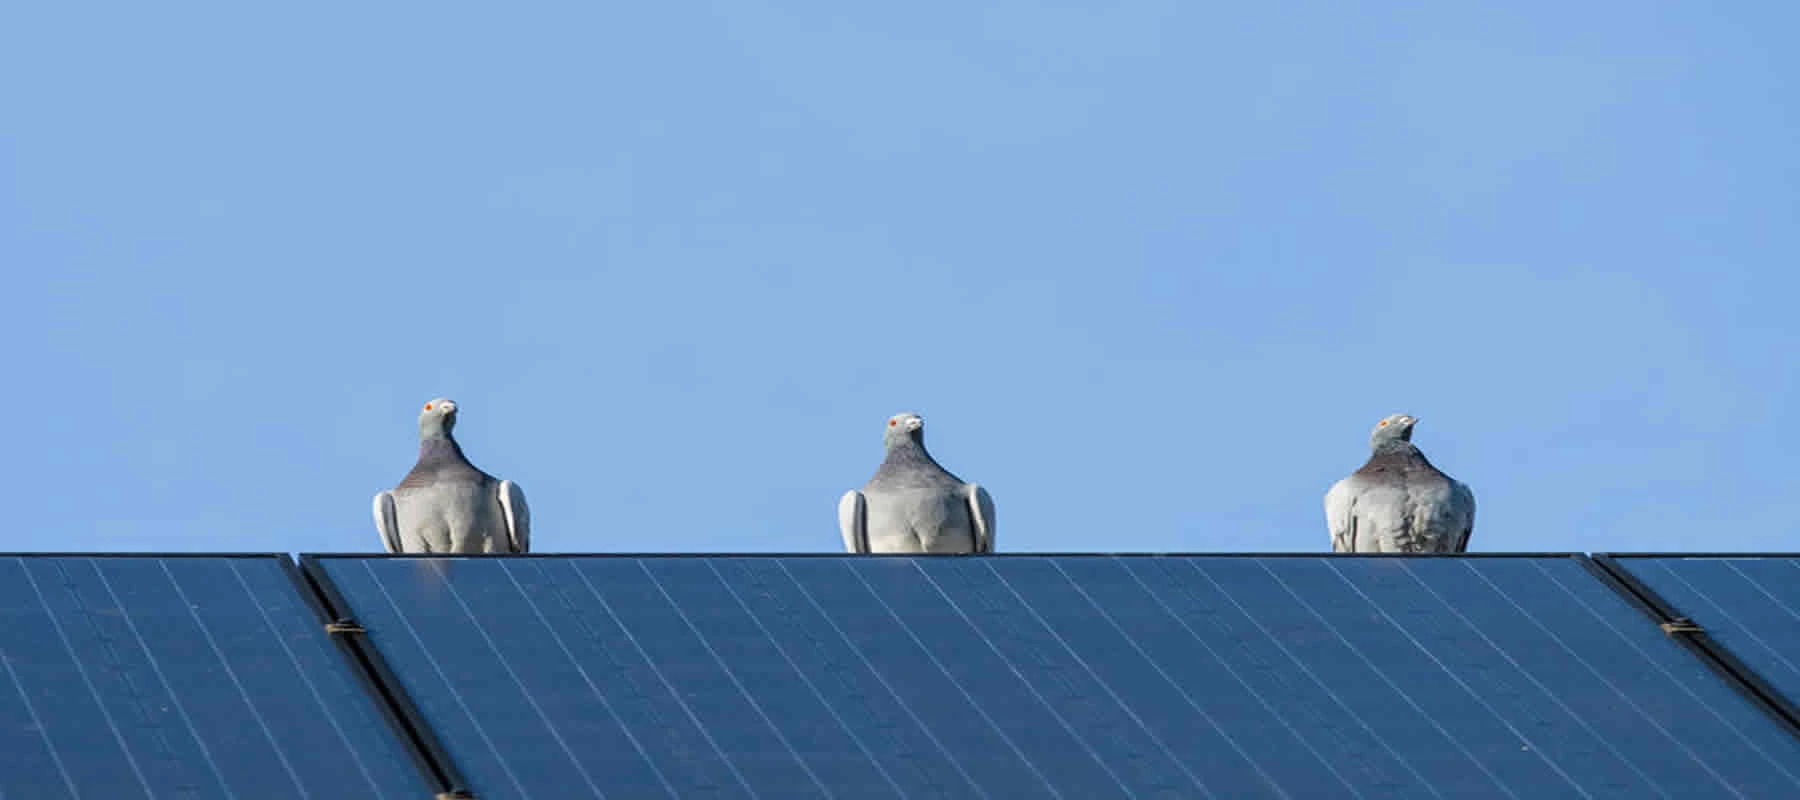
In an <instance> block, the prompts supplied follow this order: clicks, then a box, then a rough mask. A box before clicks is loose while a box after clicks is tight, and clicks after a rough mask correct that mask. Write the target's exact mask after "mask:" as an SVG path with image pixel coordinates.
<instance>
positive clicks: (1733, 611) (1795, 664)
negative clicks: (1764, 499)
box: [1610, 556, 1800, 704]
mask: <svg viewBox="0 0 1800 800" xmlns="http://www.w3.org/2000/svg"><path fill="white" fill-rule="evenodd" d="M1610 560H1611V562H1612V563H1613V564H1616V565H1618V566H1619V567H1622V568H1623V569H1624V570H1625V571H1626V572H1628V573H1629V574H1630V575H1631V577H1632V578H1634V579H1636V580H1637V581H1638V582H1639V583H1641V584H1643V585H1644V586H1646V587H1648V588H1649V589H1650V590H1651V591H1653V592H1655V593H1656V595H1657V596H1658V597H1660V598H1661V599H1662V600H1663V602H1665V603H1666V604H1668V605H1669V606H1670V607H1671V608H1672V610H1673V611H1674V612H1675V613H1676V614H1677V615H1680V616H1685V617H1687V618H1689V619H1691V620H1693V621H1694V622H1696V623H1699V624H1700V626H1701V628H1703V629H1704V630H1705V631H1706V635H1707V636H1708V637H1709V638H1710V639H1712V641H1713V642H1716V643H1717V644H1718V645H1720V646H1722V647H1724V648H1725V649H1726V650H1728V651H1730V653H1731V654H1732V655H1734V656H1736V657H1737V659H1738V661H1739V662H1741V663H1742V664H1744V665H1745V666H1748V667H1749V668H1750V669H1752V670H1754V671H1755V672H1756V674H1757V675H1758V676H1760V677H1761V679H1762V680H1763V681H1764V682H1765V683H1766V684H1767V685H1768V686H1770V687H1772V688H1774V689H1775V690H1776V691H1777V692H1780V693H1781V695H1782V696H1783V697H1785V698H1786V699H1787V701H1788V703H1790V704H1797V703H1800V556H1611V557H1610Z"/></svg>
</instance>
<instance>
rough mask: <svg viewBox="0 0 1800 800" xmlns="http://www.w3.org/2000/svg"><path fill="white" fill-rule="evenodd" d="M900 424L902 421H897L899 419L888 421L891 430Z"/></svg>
mask: <svg viewBox="0 0 1800 800" xmlns="http://www.w3.org/2000/svg"><path fill="white" fill-rule="evenodd" d="M899 424H900V420H897V419H890V420H888V427H890V428H892V427H894V426H895V425H899Z"/></svg>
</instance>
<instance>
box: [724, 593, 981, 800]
mask: <svg viewBox="0 0 1800 800" xmlns="http://www.w3.org/2000/svg"><path fill="white" fill-rule="evenodd" d="M713 566H714V568H715V569H717V570H718V571H719V574H720V576H721V577H722V578H723V579H724V580H725V583H726V584H727V586H728V587H730V589H731V591H732V593H733V594H734V595H735V596H736V597H737V598H738V599H739V601H740V602H741V603H743V604H744V606H745V608H747V609H748V610H750V612H751V613H752V614H753V615H754V616H755V617H757V619H758V620H759V621H760V623H761V625H762V626H763V628H764V630H766V631H768V633H769V635H770V637H771V639H772V640H773V641H774V643H775V644H776V646H777V647H779V648H781V649H782V650H783V652H784V653H786V654H787V655H788V657H789V659H790V662H791V663H792V664H793V665H794V667H795V669H796V670H797V671H799V672H800V673H801V674H802V675H803V676H804V677H805V679H806V680H807V682H808V684H809V685H810V686H811V687H812V688H813V689H814V690H815V691H816V692H818V694H819V696H820V699H821V700H822V701H823V702H825V703H826V705H827V706H829V707H830V708H831V710H832V712H833V713H834V714H835V715H836V717H837V719H838V721H839V724H840V725H842V726H844V727H845V728H846V729H848V730H850V731H851V734H850V735H851V736H853V737H855V739H856V740H857V741H858V742H859V743H862V744H863V745H864V746H865V747H866V748H867V749H868V751H869V753H870V756H871V757H872V758H874V759H875V760H876V761H877V762H879V763H881V764H883V765H884V766H885V769H884V770H883V772H884V773H885V774H886V775H887V776H888V777H889V778H890V779H891V780H893V781H894V782H895V785H896V786H897V787H899V788H900V789H901V791H902V794H903V795H904V796H907V797H966V796H971V795H974V796H982V797H986V796H988V795H987V793H986V792H983V791H982V790H981V788H980V787H979V786H978V785H976V784H975V783H974V782H973V779H972V778H971V777H970V776H969V774H968V773H967V772H965V771H964V770H963V769H962V767H961V765H960V764H959V762H958V759H957V758H956V754H955V753H953V752H952V751H951V750H949V749H948V748H946V746H945V745H944V743H943V742H941V741H939V740H938V738H937V737H935V736H934V735H933V734H932V732H931V731H930V730H929V729H927V728H926V727H925V725H924V723H923V722H922V721H921V720H920V719H919V717H918V715H917V714H916V713H915V712H914V711H913V710H912V709H910V708H909V707H908V706H907V705H905V704H904V702H903V701H902V700H901V699H900V697H899V696H898V695H897V694H896V693H895V690H894V689H893V687H892V686H890V685H889V684H888V683H887V682H886V681H885V680H883V678H882V677H881V676H880V675H879V674H878V673H876V672H875V671H874V668H873V666H872V665H871V664H870V663H869V662H868V660H867V659H866V658H864V657H863V656H862V654H861V653H860V652H858V651H857V650H856V649H855V648H854V647H853V646H852V645H851V644H850V642H849V640H848V639H847V638H845V636H844V635H843V634H842V633H841V632H840V631H838V630H837V628H836V627H835V626H834V625H833V624H832V622H831V620H829V619H828V618H826V616H825V615H824V612H823V611H821V610H820V609H819V608H818V606H816V605H815V604H814V603H813V602H812V601H811V598H809V597H807V596H806V594H805V593H804V591H803V590H802V589H801V588H800V586H799V584H797V583H795V582H794V580H793V579H792V577H790V576H789V575H788V573H787V570H786V568H785V567H784V566H783V565H782V563H781V561H779V560H776V559H772V558H754V557H747V558H730V559H720V560H719V561H716V562H713Z"/></svg>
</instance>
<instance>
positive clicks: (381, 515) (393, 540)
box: [375, 491, 405, 553]
mask: <svg viewBox="0 0 1800 800" xmlns="http://www.w3.org/2000/svg"><path fill="white" fill-rule="evenodd" d="M375 530H377V531H379V532H380V533H381V546H382V547H383V548H384V549H386V550H387V551H388V552H390V553H401V552H405V551H404V550H403V549H402V548H401V547H400V520H399V517H398V516H397V515H396V514H395V513H394V493H393V492H389V491H382V492H377V493H376V494H375Z"/></svg>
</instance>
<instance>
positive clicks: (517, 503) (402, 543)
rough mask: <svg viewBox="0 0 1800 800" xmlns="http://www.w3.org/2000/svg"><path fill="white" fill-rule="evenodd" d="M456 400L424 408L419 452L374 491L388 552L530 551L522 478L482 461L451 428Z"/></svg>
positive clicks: (377, 521)
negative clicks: (391, 481)
mask: <svg viewBox="0 0 1800 800" xmlns="http://www.w3.org/2000/svg"><path fill="white" fill-rule="evenodd" d="M455 426H456V404H455V403H454V402H451V401H449V400H444V399H441V398H440V399H437V400H433V401H431V402H430V403H427V404H425V410H424V411H423V412H422V413H420V415H419V460H418V462H417V463H415V464H413V468H412V471H411V472H408V473H407V474H406V477H405V478H402V479H401V481H400V485H398V486H395V487H394V488H393V489H392V490H390V491H385V492H381V493H379V494H377V495H375V528H376V530H378V531H379V532H380V533H381V540H382V546H383V547H385V548H387V551H388V552H390V553H395V552H398V553H525V552H530V548H531V509H530V507H529V506H527V505H526V503H525V493H524V491H522V490H521V489H520V488H519V486H518V484H515V483H513V482H512V481H502V480H499V479H496V478H495V477H494V476H492V475H489V474H487V473H485V472H482V471H481V470H480V469H477V468H476V467H475V465H474V464H471V463H469V459H468V458H467V457H465V456H464V455H463V451H462V447H461V446H460V445H458V444H457V443H456V439H455V437H454V436H453V435H452V434H451V431H452V429H453V428H455Z"/></svg>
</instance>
